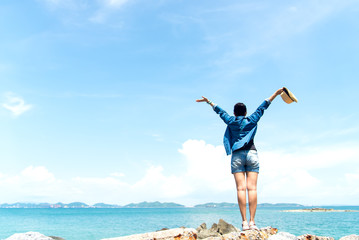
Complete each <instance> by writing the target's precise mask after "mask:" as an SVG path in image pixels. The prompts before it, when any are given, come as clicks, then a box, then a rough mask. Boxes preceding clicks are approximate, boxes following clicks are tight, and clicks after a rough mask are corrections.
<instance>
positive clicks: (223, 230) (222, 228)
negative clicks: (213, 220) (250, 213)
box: [217, 219, 239, 235]
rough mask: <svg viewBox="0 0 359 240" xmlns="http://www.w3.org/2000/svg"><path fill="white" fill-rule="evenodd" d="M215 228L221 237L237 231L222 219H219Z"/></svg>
mask: <svg viewBox="0 0 359 240" xmlns="http://www.w3.org/2000/svg"><path fill="white" fill-rule="evenodd" d="M217 227H218V230H217V232H219V234H221V235H224V234H227V233H231V232H238V231H239V230H238V229H237V228H236V227H235V226H233V225H232V224H229V223H227V222H225V221H224V220H223V219H219V222H218V224H217Z"/></svg>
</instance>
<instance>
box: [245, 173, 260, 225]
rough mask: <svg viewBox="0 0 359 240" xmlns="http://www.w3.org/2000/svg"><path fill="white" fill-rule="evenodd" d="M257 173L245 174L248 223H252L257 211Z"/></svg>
mask: <svg viewBox="0 0 359 240" xmlns="http://www.w3.org/2000/svg"><path fill="white" fill-rule="evenodd" d="M257 179H258V173H257V172H247V189H248V203H249V214H250V220H249V222H253V223H254V217H255V215H256V210H257Z"/></svg>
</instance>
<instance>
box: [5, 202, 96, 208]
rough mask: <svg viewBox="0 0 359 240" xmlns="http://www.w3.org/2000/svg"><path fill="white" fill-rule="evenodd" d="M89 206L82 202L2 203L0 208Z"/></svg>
mask: <svg viewBox="0 0 359 240" xmlns="http://www.w3.org/2000/svg"><path fill="white" fill-rule="evenodd" d="M89 207H91V206H89V205H87V204H86V203H82V202H73V203H69V204H64V203H61V202H59V203H55V204H51V203H19V202H18V203H11V204H8V203H4V204H0V208H89Z"/></svg>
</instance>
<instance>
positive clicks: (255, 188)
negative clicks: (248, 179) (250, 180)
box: [247, 184, 257, 192]
mask: <svg viewBox="0 0 359 240" xmlns="http://www.w3.org/2000/svg"><path fill="white" fill-rule="evenodd" d="M247 190H248V192H249V191H257V185H251V184H248V185H247Z"/></svg>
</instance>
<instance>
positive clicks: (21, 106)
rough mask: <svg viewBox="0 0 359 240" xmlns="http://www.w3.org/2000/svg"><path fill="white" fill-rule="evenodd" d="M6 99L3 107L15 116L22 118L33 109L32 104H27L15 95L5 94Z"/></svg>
mask: <svg viewBox="0 0 359 240" xmlns="http://www.w3.org/2000/svg"><path fill="white" fill-rule="evenodd" d="M5 99H6V100H5V102H4V103H3V104H2V106H3V107H4V108H5V109H7V110H9V111H10V112H11V113H12V114H13V115H14V116H20V115H22V114H23V113H25V112H27V111H29V110H30V109H31V108H32V107H33V106H32V105H31V104H27V103H25V101H24V99H22V98H21V97H18V96H16V95H15V94H13V93H7V94H5Z"/></svg>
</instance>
